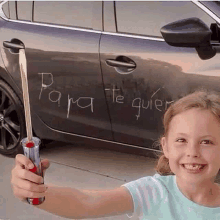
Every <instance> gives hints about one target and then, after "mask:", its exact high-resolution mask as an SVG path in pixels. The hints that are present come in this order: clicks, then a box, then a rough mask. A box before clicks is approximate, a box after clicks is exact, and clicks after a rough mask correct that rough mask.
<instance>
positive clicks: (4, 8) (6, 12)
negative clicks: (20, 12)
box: [2, 2, 10, 18]
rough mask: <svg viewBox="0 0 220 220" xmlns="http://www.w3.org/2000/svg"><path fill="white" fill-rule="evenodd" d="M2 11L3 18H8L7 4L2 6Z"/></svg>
mask: <svg viewBox="0 0 220 220" xmlns="http://www.w3.org/2000/svg"><path fill="white" fill-rule="evenodd" d="M2 10H3V12H4V14H5V16H6V17H7V18H10V15H9V2H6V3H5V4H4V5H3V6H2Z"/></svg>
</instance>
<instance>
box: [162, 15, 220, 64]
mask: <svg viewBox="0 0 220 220" xmlns="http://www.w3.org/2000/svg"><path fill="white" fill-rule="evenodd" d="M160 31H161V34H162V36H163V38H164V40H165V41H166V42H167V43H168V44H169V45H171V46H174V47H194V48H196V51H197V53H198V55H199V57H200V58H201V59H203V60H206V59H210V58H212V57H214V56H215V54H216V50H215V49H214V48H213V47H212V45H211V35H212V31H211V30H210V28H209V27H208V26H207V25H206V24H205V23H204V22H203V21H202V20H200V19H199V18H188V19H184V20H180V21H176V22H173V23H170V24H167V25H165V26H163V27H162V28H161V30H160Z"/></svg>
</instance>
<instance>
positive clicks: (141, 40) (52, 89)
mask: <svg viewBox="0 0 220 220" xmlns="http://www.w3.org/2000/svg"><path fill="white" fill-rule="evenodd" d="M0 8H1V12H0V16H1V19H0V44H1V58H0V77H1V81H0V91H1V92H0V120H1V135H0V141H1V142H0V153H2V154H16V153H17V152H18V150H19V148H20V145H19V142H20V139H21V138H22V137H24V136H25V123H24V114H23V105H22V92H21V91H22V89H21V79H20V71H19V62H18V51H19V49H18V48H19V45H20V46H21V45H22V46H23V47H24V48H25V53H26V57H27V71H28V82H29V91H30V102H31V111H32V120H33V129H34V133H35V135H36V136H38V137H39V138H41V139H52V140H61V141H68V142H74V140H75V137H76V136H80V137H84V138H91V139H96V140H99V141H105V142H106V141H107V142H112V143H117V144H122V145H127V146H130V147H136V148H143V149H148V150H151V151H157V150H158V149H156V148H152V143H153V142H154V141H155V140H157V138H158V137H159V136H160V135H161V133H162V131H163V128H162V116H163V114H164V111H165V110H166V109H167V107H168V106H169V105H170V104H171V103H172V102H173V101H174V100H176V99H177V98H180V97H182V96H184V95H186V94H188V93H190V92H193V91H194V90H196V89H198V88H200V87H203V88H207V89H213V90H216V91H219V90H220V88H219V85H220V76H219V73H220V72H219V69H220V65H219V60H220V55H219V52H218V47H219V40H220V35H219V34H220V31H219V24H220V18H219V16H220V4H219V3H218V2H198V1H192V2H191V1H189V2H186V1H182V2H178V1H172V2H166V1H162V2H152V1H149V2H145V1H141V2H138V1H129V2H125V1H115V2H114V1H103V2H102V1H88V2H85V1H67V2H65V1H62V2H61V1H60V2H59V1H54V2H53V1H48V2H46V1H4V2H3V3H1V6H0ZM173 22H176V23H174V24H170V23H173ZM161 28H162V29H161ZM161 33H162V34H161Z"/></svg>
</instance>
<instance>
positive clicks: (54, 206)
mask: <svg viewBox="0 0 220 220" xmlns="http://www.w3.org/2000/svg"><path fill="white" fill-rule="evenodd" d="M163 122H164V130H165V131H164V135H163V137H161V139H160V143H161V146H162V150H163V153H164V155H162V156H161V157H160V159H159V162H158V165H157V168H156V170H157V172H158V174H155V175H154V176H152V177H151V176H148V177H144V178H141V179H139V180H136V181H133V182H130V183H126V184H124V185H123V186H121V187H119V188H117V189H113V190H106V191H87V190H77V189H74V188H67V187H56V186H50V185H49V186H48V188H47V187H45V185H43V184H41V185H39V184H38V183H41V181H42V177H40V176H37V175H35V174H33V173H32V172H30V171H28V170H27V169H31V168H32V167H31V166H32V163H31V161H30V160H29V159H28V158H26V157H25V156H24V155H17V156H16V159H15V163H16V165H15V167H14V168H13V170H12V176H11V184H12V187H13V191H14V195H15V197H17V198H19V199H20V200H22V201H25V199H26V198H27V197H30V198H31V197H32V198H36V197H44V196H45V198H46V199H45V201H44V203H42V204H41V205H38V206H36V207H38V208H40V209H44V210H46V211H48V212H51V213H54V214H56V215H60V216H64V217H66V218H77V219H83V218H94V217H104V216H113V215H118V214H123V213H126V214H128V216H129V217H131V218H132V219H141V220H146V219H149V220H152V219H155V220H158V219H164V220H167V219H169V220H172V219H173V220H179V219H184V220H191V219H193V220H197V219H199V220H202V219H207V220H212V219H218V220H219V219H220V186H219V185H218V184H217V183H215V178H216V175H217V174H218V171H219V169H220V97H219V96H218V95H216V94H214V93H207V92H205V91H198V92H195V93H193V94H190V95H188V96H185V97H184V98H181V99H180V100H178V101H177V102H175V103H173V104H172V105H171V106H170V107H169V109H168V110H167V111H166V113H165V115H164V121H163ZM42 165H43V167H44V171H45V170H46V169H47V168H48V167H49V161H48V160H43V161H42ZM25 168H26V169H25Z"/></svg>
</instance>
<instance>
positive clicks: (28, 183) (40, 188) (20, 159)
mask: <svg viewBox="0 0 220 220" xmlns="http://www.w3.org/2000/svg"><path fill="white" fill-rule="evenodd" d="M41 165H42V169H43V175H44V174H45V171H46V169H47V168H48V167H49V166H50V163H49V161H48V160H47V159H44V160H42V161H41ZM32 168H33V163H32V162H31V160H30V159H28V158H27V157H26V156H24V155H22V154H18V155H17V156H16V158H15V167H14V168H13V169H12V171H11V185H12V189H13V193H14V196H15V197H16V198H18V199H20V200H21V201H25V200H26V198H41V197H44V196H45V191H46V189H47V187H46V186H45V185H44V184H42V183H43V178H42V177H41V176H38V175H37V174H35V173H32V172H31V171H29V169H32Z"/></svg>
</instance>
